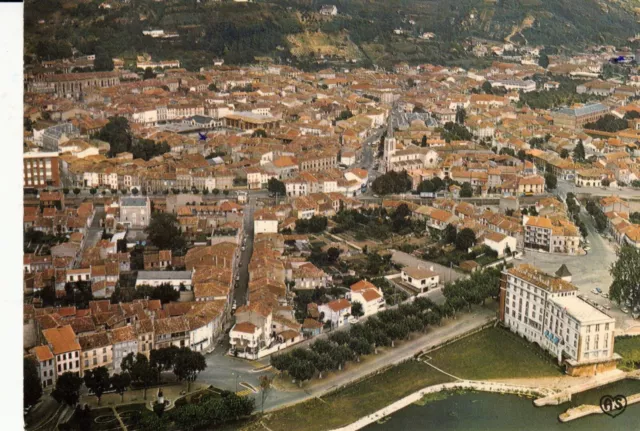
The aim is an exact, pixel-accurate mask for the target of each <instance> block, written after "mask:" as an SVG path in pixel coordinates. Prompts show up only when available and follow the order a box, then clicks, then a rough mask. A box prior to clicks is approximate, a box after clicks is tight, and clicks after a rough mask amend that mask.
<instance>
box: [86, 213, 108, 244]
mask: <svg viewBox="0 0 640 431" xmlns="http://www.w3.org/2000/svg"><path fill="white" fill-rule="evenodd" d="M95 210H96V213H95V214H94V216H93V220H92V221H91V226H89V229H87V237H86V238H85V241H84V249H85V250H86V249H88V248H91V247H93V246H95V245H96V244H97V243H98V241H100V239H101V238H102V230H103V229H102V227H101V226H100V220H102V219H103V218H104V206H103V205H99V206H98V205H96V207H95Z"/></svg>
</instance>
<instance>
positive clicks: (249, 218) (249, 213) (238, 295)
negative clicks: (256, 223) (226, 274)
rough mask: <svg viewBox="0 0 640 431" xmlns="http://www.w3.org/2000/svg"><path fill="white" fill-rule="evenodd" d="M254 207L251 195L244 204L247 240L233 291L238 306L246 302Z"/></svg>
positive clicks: (254, 203)
mask: <svg viewBox="0 0 640 431" xmlns="http://www.w3.org/2000/svg"><path fill="white" fill-rule="evenodd" d="M255 208H256V198H255V197H253V196H252V197H250V198H249V202H248V204H247V205H246V207H245V212H244V220H243V223H244V235H245V236H246V238H247V242H246V246H245V250H244V251H241V255H240V268H239V271H238V274H239V275H240V281H238V287H237V288H236V289H235V292H234V298H235V300H236V302H237V306H238V307H239V306H240V305H243V304H245V303H246V302H247V295H248V287H249V260H250V259H251V253H253V213H254V211H255Z"/></svg>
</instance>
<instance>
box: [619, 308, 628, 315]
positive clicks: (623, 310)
mask: <svg viewBox="0 0 640 431" xmlns="http://www.w3.org/2000/svg"><path fill="white" fill-rule="evenodd" d="M620 311H622V312H623V313H624V314H629V309H628V308H626V307H622V308H621V309H620Z"/></svg>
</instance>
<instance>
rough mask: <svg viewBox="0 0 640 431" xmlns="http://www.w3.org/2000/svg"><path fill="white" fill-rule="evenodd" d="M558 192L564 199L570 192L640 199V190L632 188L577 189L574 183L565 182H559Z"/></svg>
mask: <svg viewBox="0 0 640 431" xmlns="http://www.w3.org/2000/svg"><path fill="white" fill-rule="evenodd" d="M556 191H557V192H558V194H560V195H561V196H562V197H563V198H564V197H565V196H566V195H567V193H568V192H571V193H573V194H578V193H587V194H590V195H592V196H600V197H601V196H611V195H617V196H620V197H621V198H624V199H640V190H638V189H634V188H631V187H621V188H618V187H607V188H606V189H603V188H600V187H576V185H575V183H574V182H572V181H565V180H558V185H557V188H556Z"/></svg>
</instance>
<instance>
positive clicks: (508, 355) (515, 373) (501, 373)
mask: <svg viewBox="0 0 640 431" xmlns="http://www.w3.org/2000/svg"><path fill="white" fill-rule="evenodd" d="M428 356H430V357H431V358H432V359H431V360H430V361H429V362H430V363H432V364H433V365H435V366H436V367H438V368H440V369H442V370H444V371H446V372H447V373H450V374H453V375H454V376H457V377H459V378H462V379H470V380H487V379H504V378H527V377H553V376H560V375H562V372H561V370H560V368H559V367H558V366H557V365H556V363H555V362H554V361H553V359H552V358H551V357H550V356H548V355H547V353H545V352H544V351H543V350H542V349H540V348H539V347H538V346H536V345H534V344H532V343H529V342H527V341H526V340H524V339H522V338H520V337H518V336H517V335H515V334H513V333H511V332H509V331H508V330H506V329H502V328H489V329H485V330H484V331H481V332H478V333H477V334H474V335H471V336H469V337H466V338H463V339H462V340H460V341H457V342H455V343H453V344H449V345H448V346H445V347H443V348H441V349H438V350H436V351H433V352H431V353H429V354H428Z"/></svg>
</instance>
